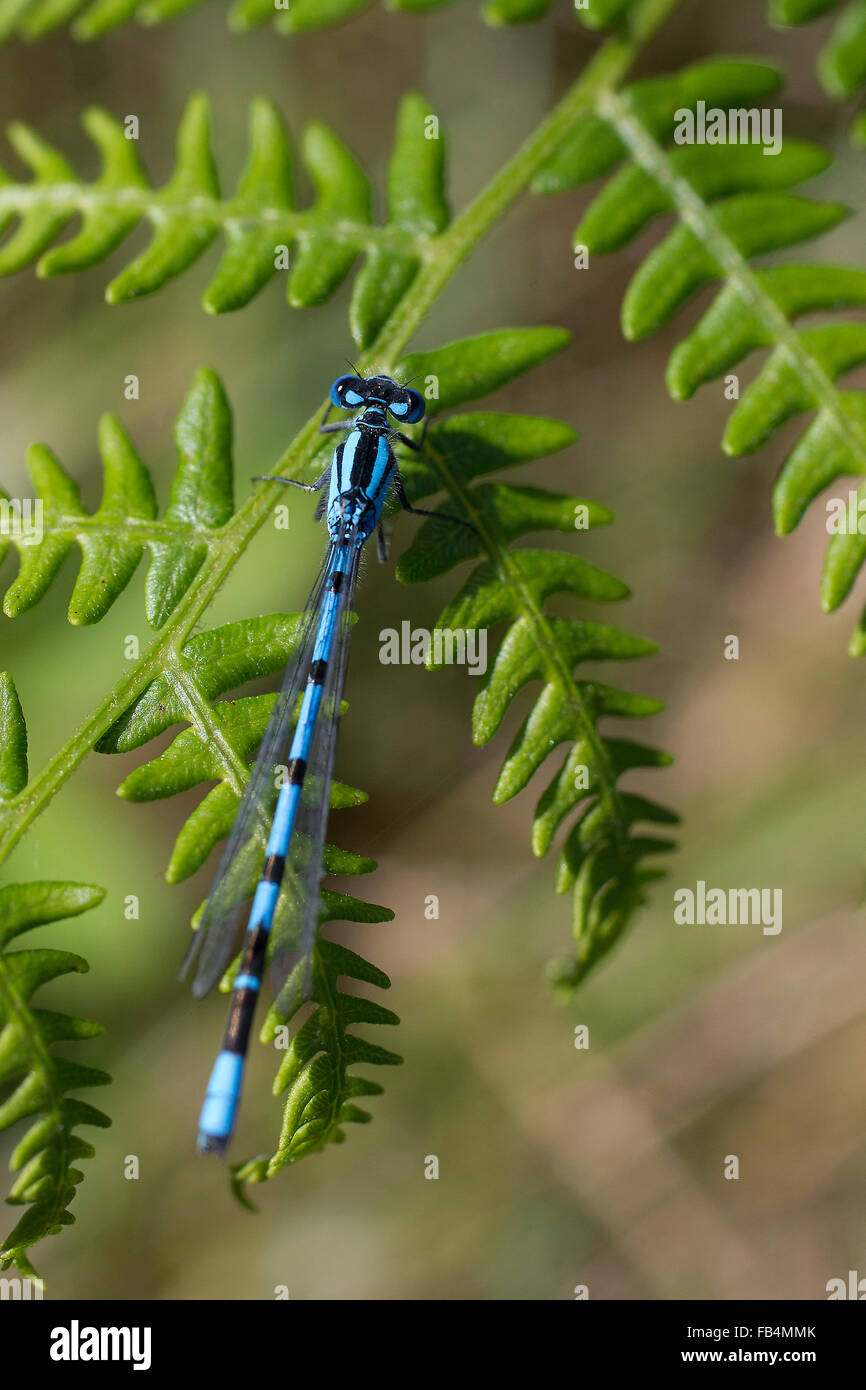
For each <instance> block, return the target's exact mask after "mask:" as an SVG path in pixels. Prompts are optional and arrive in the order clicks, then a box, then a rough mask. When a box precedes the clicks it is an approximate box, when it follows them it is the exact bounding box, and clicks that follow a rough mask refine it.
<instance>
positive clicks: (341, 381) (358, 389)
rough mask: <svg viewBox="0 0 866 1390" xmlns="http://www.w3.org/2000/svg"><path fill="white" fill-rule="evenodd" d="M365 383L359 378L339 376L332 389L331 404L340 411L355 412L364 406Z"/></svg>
mask: <svg viewBox="0 0 866 1390" xmlns="http://www.w3.org/2000/svg"><path fill="white" fill-rule="evenodd" d="M364 385H365V383H364V382H363V381H362V380H361V379H360V377H357V376H338V377H337V380H336V381H335V382H334V384H333V385H332V387H331V404H332V405H336V406H338V407H339V409H340V410H355V409H357V407H358V406H359V405H363V404H364V399H365V397H364Z"/></svg>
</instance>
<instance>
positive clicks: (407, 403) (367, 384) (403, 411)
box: [331, 376, 426, 425]
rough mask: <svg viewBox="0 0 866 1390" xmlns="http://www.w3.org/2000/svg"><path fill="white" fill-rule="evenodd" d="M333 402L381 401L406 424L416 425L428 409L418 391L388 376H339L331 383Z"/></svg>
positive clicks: (354, 406) (346, 405) (352, 405)
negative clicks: (400, 384)
mask: <svg viewBox="0 0 866 1390" xmlns="http://www.w3.org/2000/svg"><path fill="white" fill-rule="evenodd" d="M331 403H332V405H336V406H338V407H339V408H340V409H341V410H359V409H360V408H361V407H362V406H367V405H382V406H384V407H385V408H386V410H388V411H390V413H391V415H393V416H394V419H395V420H402V421H403V423H404V424H407V425H417V423H418V421H419V420H420V419H421V417H422V416H423V414H424V411H425V409H426V406H425V402H424V397H423V396H422V395H421V393H420V392H419V391H413V390H412V388H411V387H409V386H398V385H397V383H396V381H392V380H391V378H390V377H389V376H371V377H361V376H339V377H337V380H336V381H335V382H334V384H333V385H332V387H331Z"/></svg>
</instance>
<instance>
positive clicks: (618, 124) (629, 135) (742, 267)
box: [597, 91, 866, 473]
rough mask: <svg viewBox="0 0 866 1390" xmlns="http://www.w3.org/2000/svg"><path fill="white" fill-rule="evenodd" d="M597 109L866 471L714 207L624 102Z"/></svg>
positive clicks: (813, 362) (814, 365) (828, 385)
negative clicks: (765, 329)
mask: <svg viewBox="0 0 866 1390" xmlns="http://www.w3.org/2000/svg"><path fill="white" fill-rule="evenodd" d="M597 109H598V112H599V114H600V115H601V116H604V118H605V120H607V121H608V122H609V123H610V125H612V126H613V128H614V129H615V130H616V132H617V134H618V135H619V137H620V139H621V140H622V142H623V144H624V145H625V146H626V147H627V148H628V150H629V152H630V153H631V155H632V157H633V159H634V160H635V163H636V164H638V165H639V166H640V168H641V169H643V170H644V172H645V173H646V174H648V175H649V176H650V178H651V179H653V180H654V181H655V182H656V183H657V184H658V185H659V187H661V188H663V189H664V190H665V192H666V193H667V194H668V195H669V196H670V198H671V200H672V202H673V204H674V206H675V207H676V209H677V212H678V213H679V215H680V218H681V219H682V221H683V222H684V223H685V224H686V225H687V226H688V227H689V228H690V229H691V230H692V231H693V232H694V234H695V236H697V237H698V238H699V240H700V242H701V244H702V245H703V246H704V247H706V249H707V250H708V251H710V253H711V254H712V256H713V257H714V259H715V260H716V262H717V263H718V265H719V266H720V267H721V269H722V271H723V274H724V276H725V278H726V279H727V280H728V281H729V282H730V283H732V284H733V285H734V286H735V288H736V291H737V294H738V295H739V297H740V299H741V300H742V301H743V303H744V304H746V305H747V306H748V307H749V308H750V309H752V310H753V311H754V313H755V314H756V315H757V316H758V317H759V319H760V321H761V322H762V323H764V324H766V326H767V327H768V328H769V330H770V332H771V333H772V336H773V339H774V341H775V343H776V345H777V346H778V347H779V348H781V349H782V350H783V351H784V353H785V356H786V358H787V359H788V361H789V362H790V364H791V366H792V367H793V368H794V370H795V371H796V372H797V374H798V376H799V377H800V380H801V381H802V382H804V383H805V384H806V386H807V388H808V389H809V391H810V394H811V395H812V397H813V398H814V400H815V401H816V402H817V403H818V407H819V409H820V410H821V412H822V413H823V415H824V416H825V417H826V419H827V420H828V421H829V422H830V423H831V424H832V426H833V429H834V430H835V432H836V434H837V435H838V436H839V438H840V439H841V440H842V441H843V443H845V444H846V445H847V446H848V447H849V448H850V449H851V451H852V452H853V454H854V455H855V456H856V457H857V458H858V459H859V460H860V462H861V464H862V470H861V471H863V472H864V473H866V434H864V432H863V430H862V429H861V427H860V426H859V425H858V423H857V421H856V420H854V419H852V418H851V416H850V415H848V414H847V413H846V412H845V411H844V410H843V408H842V402H841V399H840V395H839V391H838V389H837V387H836V383H835V381H834V380H833V378H832V377H831V376H829V375H828V373H827V372H826V371H825V370H824V368H823V367H822V366H821V363H820V362H818V361H817V359H816V358H815V357H814V356H813V355H812V354H811V353H810V352H809V351H808V350H807V348H806V347H805V346H804V344H803V340H802V338H801V336H800V334H799V333H798V332H797V330H796V328H795V327H794V325H793V324H792V323H791V321H790V319H789V318H788V317H787V315H786V314H785V313H784V311H783V310H782V309H780V308H779V305H778V304H777V303H776V302H775V300H774V299H773V298H772V297H771V296H770V295H769V294H768V293H767V292H766V290H765V289H764V288H763V287H762V285H761V282H760V279H759V277H758V275H757V274H756V272H755V271H754V270H753V269H752V267H751V265H750V263H749V261H748V260H747V259H746V257H745V256H744V255H743V254H742V252H741V251H740V250H739V249H738V247H737V246H735V245H734V243H733V241H732V240H731V239H730V237H729V236H727V235H726V233H725V232H724V231H722V229H721V228H720V227H719V224H718V222H717V221H716V219H715V217H714V216H713V212H712V208H711V207H710V206H709V204H708V203H706V202H705V201H704V199H703V198H702V197H701V196H700V194H699V193H698V192H697V191H696V190H695V189H694V188H693V187H692V185H691V184H690V183H689V182H688V180H687V179H685V178H683V177H682V176H681V175H679V174H678V173H677V172H676V170H675V168H674V165H673V162H672V160H671V158H670V156H669V154H668V152H667V150H666V149H665V148H664V147H663V146H662V145H660V144H659V143H658V141H656V140H655V139H654V138H653V136H652V135H651V134H650V133H649V131H647V129H646V128H645V127H644V126H643V125H642V124H641V122H640V121H639V120H638V119H637V118H636V117H635V116H634V115H633V113H632V111H631V109H630V107H629V104H628V102H627V100H626V99H624V98H623V97H621V96H619V95H618V94H617V93H616V92H613V91H604V92H602V93H601V95H600V96H599V100H598V108H597Z"/></svg>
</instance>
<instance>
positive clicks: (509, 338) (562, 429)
mask: <svg viewBox="0 0 866 1390" xmlns="http://www.w3.org/2000/svg"><path fill="white" fill-rule="evenodd" d="M568 338H569V335H568V334H566V333H564V332H562V331H561V330H558V329H529V330H526V329H525V330H517V331H512V332H510V333H490V334H482V335H480V336H479V337H476V338H470V339H465V340H463V341H462V342H457V343H452V344H451V345H449V346H448V347H446V348H443V349H440V350H438V351H434V352H429V353H416V354H414V355H412V356H411V357H407V358H405V359H404V361H403V362H402V363H401V365H400V371H401V372H402V373H405V374H406V376H407V377H410V376H411V377H415V378H418V379H420V380H424V381H427V382H436V383H438V384H439V398H438V399H435V398H434V399H433V400H432V401H431V402H430V404H429V409H430V412H431V414H433V415H434V416H435V415H436V414H437V413H438V412H440V411H441V410H442V409H444V408H445V406H446V405H452V404H460V403H462V402H463V401H466V400H469V399H472V398H474V397H478V396H482V395H486V394H487V393H488V392H489V391H491V390H492V389H494V386H499V385H502V384H504V382H505V381H507V380H510V379H511V378H513V377H515V376H517V375H518V374H519V373H521V372H523V371H526V370H528V369H529V368H530V367H532V366H534V365H535V364H536V363H538V362H540V361H542V360H543V359H544V358H545V357H548V356H549V355H550V354H551V353H552V352H556V351H558V350H560V349H561V348H562V347H563V346H564V345H565V343H566V342H567V341H568ZM575 438H576V435H575V432H574V430H573V429H571V427H570V426H568V425H565V424H563V423H561V422H560V421H557V420H548V419H541V418H537V417H531V416H513V415H501V414H493V413H473V414H466V415H452V416H450V417H449V418H448V419H446V420H444V421H442V422H441V423H433V424H432V425H431V427H430V429H429V430H428V432H427V436H426V439H425V445H424V455H425V458H424V459H422V460H420V461H419V462H414V461H411V460H406V461H403V462H401V471H402V472H403V473H404V477H405V479H406V486H407V491H408V493H409V496H410V500H411V501H412V502H413V503H414V502H417V501H418V500H419V499H421V498H427V499H429V498H430V497H431V496H432V495H435V494H436V493H441V492H442V491H443V490H444V491H445V493H446V494H447V501H444V502H443V503H442V506H441V508H440V510H441V511H442V512H444V513H446V514H448V515H452V516H457V517H459V518H461V519H463V520H466V521H469V522H471V524H472V526H473V527H474V528H475V529H474V530H470V529H468V528H458V527H455V526H453V525H451V524H449V523H447V522H445V521H440V520H437V519H436V518H435V517H434V518H432V519H431V520H429V521H426V522H425V523H424V524H423V525H422V526H421V528H420V529H419V531H418V534H417V536H416V537H415V539H414V541H413V542H412V544H411V545H410V546H409V548H408V550H407V551H406V552H405V553H404V555H403V556H402V557H401V559H400V562H399V564H398V566H397V577H398V578H399V579H401V580H402V581H403V582H404V583H409V584H413V583H420V582H423V581H426V580H429V579H433V578H438V577H439V576H440V575H442V574H445V573H447V572H448V571H449V570H451V569H452V568H453V567H454V566H455V565H456V564H458V563H459V562H460V561H462V560H467V559H477V558H479V557H480V558H481V563H480V564H479V565H477V566H476V568H475V569H474V570H473V571H472V572H471V574H470V575H469V576H468V578H467V579H466V580H465V581H464V582H463V584H462V586H461V588H460V590H459V592H458V594H457V596H456V598H455V599H454V600H453V601H452V602H451V603H450V604H449V605H448V606H447V607H446V609H445V611H444V612H443V613H442V614H441V615H440V617H439V620H438V624H437V628H438V629H440V630H444V631H445V632H450V633H461V634H465V635H466V637H468V635H469V633H472V632H474V633H479V632H484V633H485V634H486V633H487V631H488V629H490V628H492V627H494V626H497V625H499V624H502V623H506V624H508V627H507V630H506V632H505V634H504V636H503V638H502V641H501V643H500V646H499V649H498V652H497V655H496V659H495V661H494V662H493V664H492V666H491V667H490V669H489V671H488V673H487V674H486V676H484V677H482V680H481V685H480V690H479V693H478V696H477V698H476V700H475V707H474V713H473V740H474V742H475V743H476V744H477V745H483V744H486V743H487V742H489V740H490V739H491V738H493V736H494V734H496V733H497V731H498V730H499V728H500V727H501V725H502V723H503V721H504V719H505V717H506V715H507V713H508V709H509V706H510V704H511V702H512V700H513V699H514V697H515V696H516V695H517V694H518V692H519V691H521V690H522V689H523V688H524V687H525V686H527V685H529V684H535V683H536V682H540V683H541V692H540V694H539V695H538V697H537V699H536V700H535V703H534V705H533V707H532V710H531V711H530V713H529V714H528V715H527V717H526V718H525V719H524V721H523V723H522V724H521V726H520V728H519V729H518V731H517V733H516V735H515V737H514V739H513V742H512V745H511V748H510V750H509V753H508V755H507V757H506V759H505V762H504V764H503V766H502V770H501V772H500V775H499V779H498V781H497V784H496V788H495V790H494V794H493V799H494V801H495V802H496V803H497V804H501V803H503V802H505V801H508V800H509V799H510V798H511V797H512V796H515V795H516V794H517V793H518V792H519V791H522V790H523V788H524V787H526V786H527V784H528V783H529V782H530V780H531V779H532V778H533V777H534V775H535V774H536V772H538V771H539V770H540V769H541V767H542V764H544V763H545V762H546V760H547V758H548V755H550V754H551V753H552V752H553V750H554V749H556V748H557V747H559V746H560V745H563V744H564V745H566V746H567V752H566V757H565V759H564V761H563V762H562V764H561V766H560V768H559V770H558V771H557V773H556V775H555V776H554V777H553V780H552V781H551V782H550V784H549V785H548V787H547V788H546V790H545V791H544V792H543V793H542V795H541V797H540V799H539V801H538V803H537V806H536V811H535V816H534V820H533V832H532V848H533V852H534V853H535V854H536V855H543V854H546V853H547V852H548V850H549V849H550V847H551V845H552V843H553V841H554V838H555V836H556V834H557V832H558V831H559V829H560V827H561V826H562V824H563V822H564V821H565V820H566V818H568V817H570V816H571V815H572V814H573V813H574V812H578V813H579V814H578V817H577V820H576V821H575V822H574V823H573V825H572V827H571V829H570V831H569V833H568V836H567V838H566V839H565V842H564V844H563V847H562V850H561V853H560V859H559V868H558V875H557V889H558V891H559V892H561V893H564V892H567V891H568V890H569V889H571V890H572V894H573V917H574V926H573V930H574V937H575V940H576V942H577V949H576V952H575V954H574V956H573V957H570V958H567V959H565V960H562V961H560V962H557V963H556V965H555V968H554V970H553V972H552V973H553V978H554V980H555V982H556V984H557V985H558V986H559V987H560V988H561V989H562V990H563V991H566V992H567V991H569V990H571V989H573V988H574V987H575V986H577V985H578V984H580V982H581V981H582V980H583V979H584V978H585V976H586V975H587V973H588V972H589V971H590V970H591V969H592V968H593V966H594V965H595V964H596V963H597V962H598V961H599V960H600V959H601V958H602V957H603V956H604V955H605V954H606V953H607V952H608V951H609V950H610V948H611V947H612V946H613V945H614V944H615V942H616V941H618V940H619V938H620V937H621V935H622V933H623V932H624V931H625V929H626V927H627V926H628V924H629V922H630V920H631V918H632V917H633V915H634V913H635V911H636V909H637V908H638V907H639V906H640V904H641V903H642V902H643V901H644V897H645V887H646V884H647V883H648V882H649V881H650V880H651V879H654V878H656V877H658V876H659V874H660V873H661V870H660V869H658V868H656V867H654V866H652V865H648V864H647V862H646V861H647V860H648V859H650V858H652V857H653V856H655V855H658V854H663V853H665V852H666V851H668V850H670V849H671V848H673V843H672V841H670V840H666V839H661V838H656V837H653V836H649V835H646V834H645V833H643V832H638V830H637V827H639V826H641V825H642V824H644V823H646V822H649V823H650V824H651V825H652V824H655V825H659V824H662V825H665V824H667V825H669V824H673V823H675V822H676V820H677V817H676V816H675V815H674V813H673V812H671V811H669V810H667V809H666V808H664V807H662V806H659V805H657V804H656V803H655V802H651V801H648V800H647V799H646V798H644V797H640V796H636V795H635V794H633V793H629V792H624V791H622V790H621V789H620V786H619V781H620V779H621V778H622V777H623V776H624V775H625V774H626V773H627V772H629V771H631V770H633V769H635V768H639V767H662V766H665V765H666V764H668V763H669V762H670V761H671V759H670V757H669V755H668V754H666V753H662V752H660V751H659V750H657V749H653V748H647V747H645V746H644V745H643V744H639V743H634V742H632V741H630V740H626V739H620V738H614V737H611V736H609V735H607V734H602V733H601V732H600V729H599V722H600V721H601V720H602V719H604V718H605V717H606V716H616V717H625V718H643V717H645V716H647V715H651V714H655V713H656V712H657V711H658V710H660V709H661V708H662V706H661V704H660V703H659V701H657V700H653V699H649V698H647V697H645V696H639V695H632V694H629V693H627V692H625V691H623V690H621V689H618V688H615V687H612V686H608V685H604V684H602V683H600V682H599V681H597V680H594V679H578V678H577V677H576V676H575V674H574V673H575V669H576V668H577V667H578V666H579V665H580V664H581V663H585V662H588V661H610V660H617V661H619V660H623V659H628V658H635V657H642V656H647V655H649V654H650V653H652V652H654V651H656V646H655V644H654V643H652V642H647V641H644V640H643V639H641V638H637V637H632V636H629V635H628V634H626V633H624V632H622V631H620V630H619V629H618V628H615V627H611V626H608V625H607V624H603V623H597V622H589V621H582V620H578V619H575V618H556V617H552V616H550V615H549V614H548V613H547V612H546V611H545V603H546V600H547V599H548V598H550V597H551V596H552V595H554V594H568V595H570V596H571V597H573V598H579V599H587V600H591V601H602V602H606V601H611V600H617V599H622V598H625V597H626V596H627V594H628V589H627V587H626V585H625V584H623V583H622V582H621V581H620V580H619V579H616V578H614V576H613V575H610V574H607V573H606V572H605V571H604V570H601V569H598V568H597V567H596V566H594V565H591V564H590V563H589V562H588V561H586V560H583V559H581V558H580V556H578V555H574V554H571V553H569V552H562V551H558V550H555V549H548V550H538V549H531V550H530V549H509V544H510V542H511V541H512V540H514V539H515V538H516V537H517V536H519V535H523V534H525V533H527V532H532V531H541V530H556V531H560V532H564V533H566V534H571V535H573V534H574V533H575V531H579V530H584V529H589V528H590V527H594V526H603V525H608V524H610V522H612V521H613V516H612V514H611V513H610V512H609V511H607V510H606V509H605V508H604V507H600V506H598V505H597V504H596V503H594V502H590V501H586V500H585V499H583V498H580V497H571V496H564V495H562V494H554V493H551V492H549V491H548V490H546V489H542V488H535V487H526V486H521V485H517V486H515V485H514V484H510V483H504V482H501V481H498V480H497V481H493V482H489V481H484V482H480V483H479V482H478V481H477V480H478V479H479V478H485V479H487V478H489V476H490V475H491V474H494V473H499V472H501V471H502V470H503V469H507V468H512V467H515V466H516V465H518V464H522V463H526V462H529V461H531V460H535V459H540V458H543V457H545V456H546V455H548V454H550V453H554V452H556V451H557V450H560V449H563V448H566V447H567V446H568V445H569V444H571V443H572V442H573V440H574V439H575ZM426 505H429V502H428V503H427V504H426ZM429 664H430V665H431V666H435V665H436V664H437V657H436V651H435V647H434V648H431V655H430V660H429ZM438 664H439V665H442V664H444V657H443V656H442V655H440V658H439V662H438Z"/></svg>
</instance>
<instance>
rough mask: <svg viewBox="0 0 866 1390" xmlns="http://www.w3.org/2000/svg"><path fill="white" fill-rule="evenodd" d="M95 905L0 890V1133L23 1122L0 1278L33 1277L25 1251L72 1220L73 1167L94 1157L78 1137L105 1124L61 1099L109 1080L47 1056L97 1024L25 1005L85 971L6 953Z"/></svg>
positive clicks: (56, 956) (94, 896) (76, 891)
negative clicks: (2, 1090) (0, 1096)
mask: <svg viewBox="0 0 866 1390" xmlns="http://www.w3.org/2000/svg"><path fill="white" fill-rule="evenodd" d="M104 896H105V892H104V889H102V888H97V887H94V886H93V885H91V884H84V883H18V884H9V885H7V886H6V887H5V888H0V1082H2V1083H4V1086H5V1087H6V1090H7V1094H6V1096H5V1099H4V1100H3V1102H2V1104H0V1130H5V1129H9V1128H10V1127H11V1126H12V1125H14V1124H16V1123H17V1122H18V1121H19V1120H25V1119H29V1120H32V1121H33V1123H32V1124H31V1126H30V1128H29V1129H28V1131H27V1133H26V1134H25V1135H24V1137H23V1138H22V1139H21V1141H20V1142H19V1144H18V1145H17V1147H16V1148H15V1150H14V1151H13V1153H12V1157H11V1160H10V1165H9V1166H10V1168H11V1170H12V1172H13V1173H15V1174H17V1177H16V1179H15V1182H14V1184H13V1186H12V1189H11V1191H10V1194H9V1196H8V1197H7V1199H6V1200H7V1202H9V1203H10V1204H11V1205H12V1206H24V1207H26V1208H27V1210H26V1211H25V1212H24V1214H23V1216H22V1217H21V1219H20V1221H19V1222H18V1223H17V1225H16V1226H15V1228H14V1230H13V1231H11V1232H10V1234H9V1235H8V1236H7V1237H6V1239H5V1240H4V1242H3V1244H2V1247H0V1269H8V1268H9V1266H10V1265H14V1266H15V1267H16V1268H18V1269H19V1270H20V1271H21V1273H22V1274H24V1275H26V1276H27V1277H29V1278H35V1279H38V1277H39V1276H38V1275H37V1274H36V1273H35V1271H34V1269H33V1266H32V1265H31V1263H30V1259H29V1255H28V1251H29V1250H30V1248H31V1247H32V1246H34V1245H35V1244H36V1243H37V1242H38V1241H40V1240H42V1239H44V1237H45V1236H48V1235H56V1234H58V1232H59V1231H61V1230H62V1228H63V1227H64V1226H70V1225H72V1224H73V1222H74V1221H75V1217H74V1216H73V1215H72V1213H71V1212H70V1210H69V1207H70V1204H71V1202H72V1200H73V1198H74V1197H75V1190H76V1188H77V1186H78V1184H79V1183H80V1182H81V1180H82V1178H83V1176H84V1174H83V1173H82V1172H81V1171H80V1169H79V1168H78V1166H77V1165H78V1164H79V1163H80V1162H81V1160H82V1159H85V1158H92V1157H93V1154H94V1149H93V1147H92V1145H90V1144H89V1143H87V1142H86V1141H85V1140H84V1139H82V1138H81V1136H80V1135H79V1134H78V1132H77V1131H78V1129H79V1128H80V1127H81V1126H82V1125H97V1126H99V1127H101V1128H105V1127H106V1126H108V1125H110V1123H111V1121H110V1120H109V1118H108V1116H107V1115H104V1114H103V1113H102V1111H101V1110H97V1109H96V1108H95V1107H94V1106H92V1105H89V1104H87V1103H86V1102H85V1101H82V1100H78V1099H77V1098H73V1097H72V1096H71V1095H70V1092H71V1091H79V1090H82V1089H84V1088H86V1087H90V1086H104V1085H107V1084H108V1082H109V1081H110V1080H111V1078H110V1077H109V1076H108V1075H106V1073H105V1072H104V1071H98V1070H96V1069H95V1068H94V1067H85V1066H82V1065H81V1064H80V1063H79V1062H72V1061H69V1060H68V1059H67V1058H65V1057H58V1056H57V1055H56V1054H55V1052H54V1050H53V1049H54V1045H55V1044H56V1043H63V1042H73V1041H74V1042H81V1041H85V1040H86V1039H88V1038H94V1037H98V1036H99V1034H100V1033H102V1032H103V1031H104V1030H103V1028H102V1025H101V1024H99V1023H91V1022H89V1021H88V1020H86V1019H81V1018H71V1017H69V1016H68V1015H66V1014H59V1013H55V1012H53V1011H50V1010H47V1009H38V1008H33V1006H32V1004H31V999H32V996H33V995H34V994H35V992H36V991H37V990H38V989H39V988H40V986H41V985H44V984H48V983H49V982H50V981H51V980H56V979H58V978H59V977H60V976H61V975H68V974H70V973H71V972H78V973H82V972H84V971H86V970H87V969H88V968H89V967H88V965H87V962H86V961H85V960H82V958H81V956H77V955H72V954H71V953H70V952H68V951H56V950H48V949H46V948H44V947H41V948H37V949H33V948H31V949H30V950H24V951H10V950H9V949H8V947H9V943H10V942H11V941H12V940H14V938H15V937H17V936H20V935H21V934H22V933H23V932H26V931H30V930H31V929H32V928H34V927H41V926H44V925H45V924H46V923H48V922H57V921H60V920H61V919H63V918H68V917H75V916H77V915H78V914H79V913H81V912H86V911H88V909H90V908H91V907H96V905H97V904H98V903H100V902H101V901H102V899H103V897H104Z"/></svg>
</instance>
